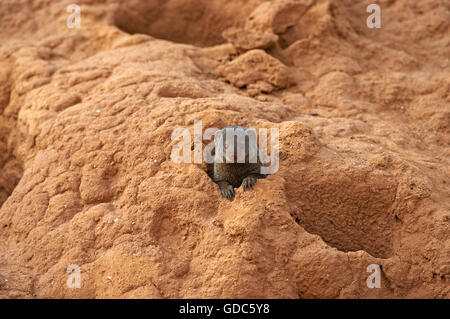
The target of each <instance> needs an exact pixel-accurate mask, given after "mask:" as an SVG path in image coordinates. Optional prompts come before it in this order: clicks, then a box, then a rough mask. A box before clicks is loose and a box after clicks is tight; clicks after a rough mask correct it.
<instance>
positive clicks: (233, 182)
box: [213, 126, 266, 199]
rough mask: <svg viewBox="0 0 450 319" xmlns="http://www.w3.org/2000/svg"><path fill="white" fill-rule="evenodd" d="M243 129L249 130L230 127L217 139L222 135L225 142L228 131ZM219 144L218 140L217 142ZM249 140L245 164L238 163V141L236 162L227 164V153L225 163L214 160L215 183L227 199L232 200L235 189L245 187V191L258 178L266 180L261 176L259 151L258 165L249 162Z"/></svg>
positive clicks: (222, 131) (221, 132) (223, 130)
mask: <svg viewBox="0 0 450 319" xmlns="http://www.w3.org/2000/svg"><path fill="white" fill-rule="evenodd" d="M227 128H231V129H243V130H247V128H245V127H242V126H228V127H226V128H224V129H222V130H220V131H218V132H217V133H216V139H217V134H219V135H221V136H222V138H223V141H225V139H226V131H225V130H226V129H227ZM216 143H217V140H216ZM248 143H249V142H248V139H246V144H245V163H237V158H236V153H237V152H236V150H237V149H238V146H237V145H236V144H237V143H236V139H235V144H234V150H235V152H234V154H235V158H234V162H233V163H226V158H225V151H224V155H223V158H222V159H223V163H219V162H218V161H217V157H216V158H215V160H214V167H213V180H214V182H215V183H216V184H217V185H219V189H220V192H221V193H222V195H223V196H224V197H226V198H229V199H230V198H232V197H233V196H234V188H237V187H239V186H241V185H242V186H243V187H244V189H248V188H250V187H252V186H253V185H254V184H255V183H256V180H257V179H258V178H265V177H266V175H263V174H260V167H261V166H262V164H261V162H260V158H259V150H257V154H258V155H257V162H256V163H250V161H249V146H248ZM216 149H217V144H216Z"/></svg>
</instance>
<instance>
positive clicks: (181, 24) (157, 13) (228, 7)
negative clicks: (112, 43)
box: [114, 0, 262, 46]
mask: <svg viewBox="0 0 450 319" xmlns="http://www.w3.org/2000/svg"><path fill="white" fill-rule="evenodd" d="M260 2H262V1H259V0H254V1H247V0H235V1H229V2H226V3H223V4H220V5H219V4H218V3H217V2H215V1H211V0H185V1H179V0H130V1H123V2H121V4H120V5H119V6H118V8H117V10H116V12H115V14H114V24H115V25H116V26H117V27H118V28H119V29H121V30H123V31H125V32H127V33H130V34H135V33H142V34H148V35H151V36H153V37H156V38H160V39H165V40H170V41H173V42H177V43H187V44H193V45H197V46H212V45H217V44H221V43H224V42H225V39H223V38H222V32H223V31H224V30H225V29H227V28H229V27H231V26H234V25H239V24H242V22H243V21H244V20H245V19H246V17H247V16H248V15H249V14H250V13H251V12H252V11H253V9H254V8H255V6H256V5H257V4H259V3H260Z"/></svg>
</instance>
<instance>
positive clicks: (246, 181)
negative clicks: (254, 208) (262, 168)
mask: <svg viewBox="0 0 450 319" xmlns="http://www.w3.org/2000/svg"><path fill="white" fill-rule="evenodd" d="M255 183H256V178H255V177H252V176H248V177H246V178H244V180H243V181H242V186H244V189H245V188H250V187H252V186H253V184H255Z"/></svg>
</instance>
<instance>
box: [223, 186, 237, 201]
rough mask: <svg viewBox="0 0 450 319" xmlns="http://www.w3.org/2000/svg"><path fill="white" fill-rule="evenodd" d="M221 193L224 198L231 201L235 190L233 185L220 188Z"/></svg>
mask: <svg viewBox="0 0 450 319" xmlns="http://www.w3.org/2000/svg"><path fill="white" fill-rule="evenodd" d="M220 192H221V193H222V196H224V197H226V198H228V199H231V198H233V196H234V188H233V186H231V185H228V186H226V187H220Z"/></svg>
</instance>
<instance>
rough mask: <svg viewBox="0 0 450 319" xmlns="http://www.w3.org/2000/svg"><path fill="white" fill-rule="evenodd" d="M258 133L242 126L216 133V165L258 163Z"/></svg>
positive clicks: (228, 127) (231, 127) (227, 128)
mask: <svg viewBox="0 0 450 319" xmlns="http://www.w3.org/2000/svg"><path fill="white" fill-rule="evenodd" d="M256 143H257V141H256V132H255V130H254V129H248V128H245V127H242V126H227V127H225V128H223V129H221V130H219V131H217V132H216V133H215V137H214V144H215V157H214V161H215V162H216V163H256V162H257V156H258V154H257V153H258V148H257V144H256Z"/></svg>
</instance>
